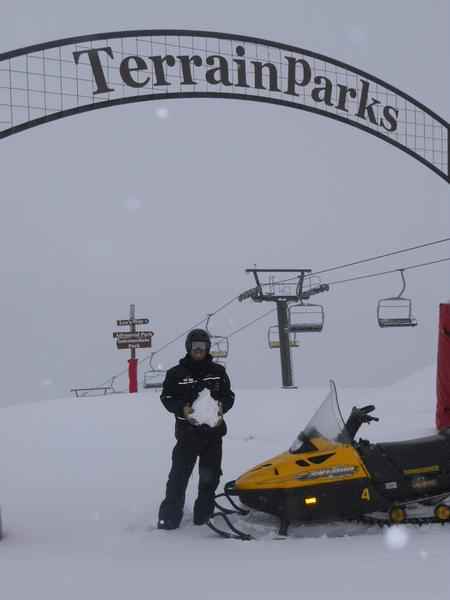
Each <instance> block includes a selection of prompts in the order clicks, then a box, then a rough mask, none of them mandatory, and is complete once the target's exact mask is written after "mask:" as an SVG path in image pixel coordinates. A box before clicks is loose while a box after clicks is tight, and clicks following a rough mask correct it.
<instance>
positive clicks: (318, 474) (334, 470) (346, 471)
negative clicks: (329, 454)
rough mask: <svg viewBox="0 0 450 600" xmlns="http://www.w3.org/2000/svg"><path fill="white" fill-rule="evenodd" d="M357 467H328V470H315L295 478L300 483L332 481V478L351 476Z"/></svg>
mask: <svg viewBox="0 0 450 600" xmlns="http://www.w3.org/2000/svg"><path fill="white" fill-rule="evenodd" d="M357 468H358V467H354V466H338V467H330V468H328V469H317V470H316V471H310V472H309V473H299V474H298V475H296V476H295V478H296V479H300V481H310V480H311V479H332V478H334V477H347V476H348V475H353V473H354V472H355V471H356V469H357Z"/></svg>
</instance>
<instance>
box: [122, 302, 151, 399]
mask: <svg viewBox="0 0 450 600" xmlns="http://www.w3.org/2000/svg"><path fill="white" fill-rule="evenodd" d="M116 322H117V325H118V326H119V327H124V326H125V327H126V326H129V327H130V331H114V332H113V338H115V339H116V340H117V342H116V345H117V348H118V349H119V350H127V349H130V351H131V357H130V358H129V360H128V376H129V379H130V384H129V392H130V394H134V393H136V392H137V391H138V383H137V365H138V361H137V358H136V348H151V345H152V337H153V331H136V325H148V323H149V320H148V319H136V318H135V308H134V304H130V318H129V319H120V320H118V321H116Z"/></svg>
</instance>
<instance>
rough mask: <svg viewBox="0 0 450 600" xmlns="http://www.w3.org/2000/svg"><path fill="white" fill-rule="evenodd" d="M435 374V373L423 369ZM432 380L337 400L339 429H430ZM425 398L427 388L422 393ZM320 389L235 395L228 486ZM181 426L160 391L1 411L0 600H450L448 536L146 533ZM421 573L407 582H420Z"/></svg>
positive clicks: (290, 427)
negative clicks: (370, 419)
mask: <svg viewBox="0 0 450 600" xmlns="http://www.w3.org/2000/svg"><path fill="white" fill-rule="evenodd" d="M430 370H431V367H430ZM431 380H432V377H431V374H430V372H429V370H426V371H424V372H422V373H420V374H417V375H415V376H413V377H412V378H408V380H406V381H405V382H403V383H401V384H400V383H399V384H396V385H395V386H392V387H391V388H388V389H386V390H381V391H371V392H370V391H369V392H367V391H360V390H339V382H337V384H338V393H339V398H340V402H341V405H342V411H343V413H344V416H346V414H347V412H348V410H350V408H351V407H352V406H353V405H354V404H362V403H366V404H367V403H373V404H376V405H377V413H376V414H377V415H378V416H379V417H380V418H381V421H380V423H378V424H376V425H375V424H372V425H371V426H370V427H368V426H365V429H364V430H363V431H362V433H361V435H363V436H364V437H369V438H371V439H374V440H378V439H396V438H398V437H411V436H414V435H416V434H417V433H419V434H420V435H422V434H423V435H427V434H429V433H432V432H433V423H434V406H435V397H434V385H431ZM428 388H430V389H428ZM327 392H328V382H326V381H324V388H323V389H321V390H320V389H314V390H280V389H278V390H261V391H258V390H245V391H244V390H243V391H238V392H237V394H236V403H235V406H234V408H233V409H232V410H231V411H230V412H229V413H228V414H227V415H226V421H227V424H228V429H229V435H227V437H226V438H225V440H224V460H223V471H224V475H223V479H222V483H224V482H225V481H228V480H230V479H233V478H235V477H236V476H237V475H239V474H240V473H242V472H243V471H244V470H246V469H247V468H249V467H250V466H252V465H254V464H256V463H257V462H260V461H261V460H264V459H265V458H267V457H270V456H273V455H275V454H277V453H278V452H280V451H282V450H284V449H286V448H287V447H288V446H289V445H290V443H291V442H292V440H293V439H294V437H295V436H296V435H297V433H298V431H299V430H300V429H301V428H302V426H303V425H304V424H305V423H306V422H307V421H308V420H309V418H310V416H311V414H312V412H313V410H315V408H316V407H317V406H318V405H319V403H320V402H321V400H322V399H323V397H324V396H325V395H326V393H327ZM173 429H174V419H173V416H172V415H170V414H169V413H167V412H166V411H165V410H164V409H163V407H162V405H161V403H160V401H159V398H158V395H157V394H155V393H153V392H145V393H141V394H133V395H128V394H120V395H119V394H118V395H112V396H106V397H96V398H69V399H62V400H51V401H46V402H40V403H32V404H26V405H21V406H14V407H11V406H10V407H5V408H1V409H0V503H1V507H2V516H3V525H4V529H5V534H6V537H5V539H4V540H3V541H2V542H0V593H1V597H2V598H5V600H41V599H42V600H44V599H45V600H61V599H64V600H115V599H117V600H118V599H120V600H123V599H124V598H132V599H136V600H138V599H143V600H144V599H145V600H148V599H149V598H155V599H158V600H165V599H169V598H170V599H175V598H183V599H190V598H195V599H196V600H201V599H203V598H208V599H210V598H211V594H213V595H214V597H215V598H217V599H218V600H222V599H224V600H229V598H230V595H233V596H235V597H237V598H248V599H256V598H257V599H258V600H265V599H271V600H273V598H278V597H279V598H283V600H290V599H294V598H295V599H298V598H299V597H305V598H308V600H319V599H320V600H323V599H324V598H333V599H335V600H338V599H340V598H342V599H344V598H345V599H346V600H348V599H349V598H355V597H359V596H361V597H364V598H365V600H375V599H377V600H378V599H379V598H384V599H386V600H390V599H394V598H398V597H405V598H408V600H414V599H420V600H423V598H425V597H426V598H430V599H435V600H437V599H438V598H441V599H444V598H449V597H450V584H449V578H448V575H447V570H448V564H449V560H450V543H449V540H450V537H449V536H450V528H449V527H447V528H446V527H441V526H427V527H422V528H419V527H415V526H410V527H408V529H407V531H402V530H401V529H400V530H395V531H394V533H389V535H388V533H387V532H386V530H382V529H380V528H378V527H369V526H363V525H357V524H352V525H351V526H349V525H348V524H342V523H341V524H335V525H332V526H317V525H316V526H313V527H298V528H295V527H292V532H290V537H289V538H288V539H287V540H284V541H274V540H273V539H272V538H273V535H274V533H275V532H276V521H275V520H274V519H273V518H271V517H269V516H267V515H261V514H259V513H255V514H254V515H253V516H252V518H253V520H254V527H256V528H257V529H258V530H259V531H260V533H261V537H262V539H261V540H259V541H256V542H236V541H234V540H224V539H221V538H218V537H216V536H215V534H213V532H211V531H210V530H209V529H208V528H206V527H195V526H193V524H192V505H193V501H194V500H195V497H196V486H197V483H198V478H197V475H194V476H193V479H192V480H191V483H190V485H189V488H188V492H187V497H186V510H185V516H184V519H183V522H182V527H181V528H180V529H179V530H175V531H168V532H166V531H159V530H157V529H156V528H155V525H156V517H157V511H158V506H159V503H160V501H161V499H162V497H163V495H164V488H165V483H166V478H167V473H168V470H169V468H170V455H171V449H172V446H173V442H174V437H173ZM419 573H420V577H419V576H415V574H419Z"/></svg>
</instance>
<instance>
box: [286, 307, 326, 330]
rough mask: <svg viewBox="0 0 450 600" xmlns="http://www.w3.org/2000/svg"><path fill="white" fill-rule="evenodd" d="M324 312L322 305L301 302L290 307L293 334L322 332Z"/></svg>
mask: <svg viewBox="0 0 450 600" xmlns="http://www.w3.org/2000/svg"><path fill="white" fill-rule="evenodd" d="M323 322H324V311H323V306H321V305H320V304H307V303H304V302H302V301H300V304H294V305H292V306H290V307H289V326H288V331H290V332H291V333H307V332H317V333H319V332H321V331H322V329H323Z"/></svg>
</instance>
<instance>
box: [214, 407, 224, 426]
mask: <svg viewBox="0 0 450 600" xmlns="http://www.w3.org/2000/svg"><path fill="white" fill-rule="evenodd" d="M218 405H219V409H218V411H217V421H216V422H215V424H214V427H218V426H219V425H220V424H221V423H222V421H223V411H222V402H219V403H218Z"/></svg>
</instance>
